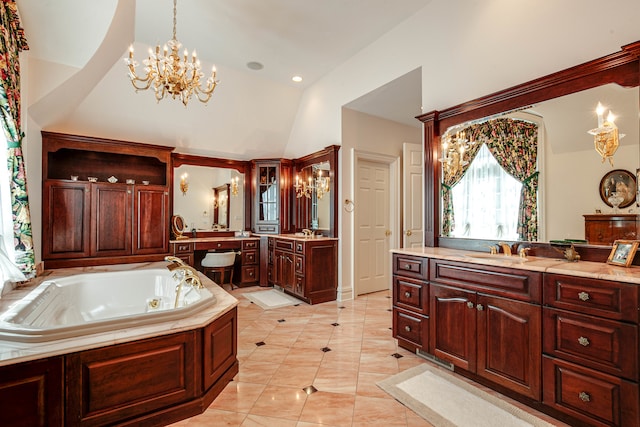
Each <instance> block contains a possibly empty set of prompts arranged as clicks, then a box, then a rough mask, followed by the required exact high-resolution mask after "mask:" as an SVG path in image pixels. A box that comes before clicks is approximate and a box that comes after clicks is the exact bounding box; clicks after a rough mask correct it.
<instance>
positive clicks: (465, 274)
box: [429, 259, 542, 304]
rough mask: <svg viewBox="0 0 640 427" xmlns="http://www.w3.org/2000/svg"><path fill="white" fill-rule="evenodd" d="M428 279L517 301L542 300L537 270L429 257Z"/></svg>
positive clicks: (540, 282) (535, 301) (540, 281)
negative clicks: (430, 258)
mask: <svg viewBox="0 0 640 427" xmlns="http://www.w3.org/2000/svg"><path fill="white" fill-rule="evenodd" d="M429 279H430V280H431V282H438V283H442V284H445V285H449V286H455V287H459V288H464V289H468V290H473V291H477V292H483V293H485V292H486V293H490V294H492V295H496V296H503V297H509V298H513V299H517V300H519V301H525V302H533V303H538V304H539V303H540V302H541V301H542V273H539V272H536V271H529V270H520V269H515V268H506V267H494V266H491V267H489V266H483V265H479V264H470V263H465V262H456V261H444V260H440V259H432V260H431V264H430V265H429Z"/></svg>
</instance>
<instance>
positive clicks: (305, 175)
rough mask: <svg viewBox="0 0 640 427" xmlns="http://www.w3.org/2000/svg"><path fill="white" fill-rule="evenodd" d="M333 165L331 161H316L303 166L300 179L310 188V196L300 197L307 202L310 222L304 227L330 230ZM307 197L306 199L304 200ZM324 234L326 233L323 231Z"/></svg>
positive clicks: (321, 230)
mask: <svg viewBox="0 0 640 427" xmlns="http://www.w3.org/2000/svg"><path fill="white" fill-rule="evenodd" d="M330 176H331V167H330V166H329V162H320V163H314V164H312V165H309V166H306V167H304V168H302V170H301V171H300V175H299V180H300V181H301V182H302V183H304V184H305V185H306V188H308V189H309V191H308V193H307V194H308V196H307V195H303V196H302V197H299V198H298V199H299V200H300V201H301V202H306V205H307V206H306V208H307V209H308V211H309V223H308V224H307V225H306V226H305V224H301V226H303V228H308V229H310V230H318V231H320V232H325V231H329V230H330V220H331V197H332V195H331V178H330ZM304 198H306V200H302V199H304ZM323 234H324V233H323Z"/></svg>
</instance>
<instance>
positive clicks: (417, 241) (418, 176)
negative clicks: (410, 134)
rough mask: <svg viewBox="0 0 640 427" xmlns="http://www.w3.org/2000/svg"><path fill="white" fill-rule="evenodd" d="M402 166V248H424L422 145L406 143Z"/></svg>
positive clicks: (403, 150)
mask: <svg viewBox="0 0 640 427" xmlns="http://www.w3.org/2000/svg"><path fill="white" fill-rule="evenodd" d="M402 165H403V166H402V229H403V234H402V247H403V248H422V247H424V242H423V239H424V230H423V228H422V224H423V221H424V215H423V213H422V209H423V206H422V195H423V194H424V192H423V190H422V188H423V186H422V183H423V180H422V171H423V168H424V166H423V165H424V162H423V157H422V145H420V144H409V143H407V142H405V143H404V144H403V145H402Z"/></svg>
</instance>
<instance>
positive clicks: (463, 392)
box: [377, 363, 553, 427]
mask: <svg viewBox="0 0 640 427" xmlns="http://www.w3.org/2000/svg"><path fill="white" fill-rule="evenodd" d="M377 384H378V387H380V388H381V389H383V390H384V391H386V392H387V393H389V394H390V395H391V396H393V397H394V398H395V399H396V400H398V401H399V402H400V403H402V404H403V405H405V406H406V407H408V408H409V409H411V410H413V411H414V412H415V413H416V414H418V415H420V416H421V417H422V418H424V419H425V420H427V421H428V422H430V423H431V424H433V425H434V426H436V427H553V425H552V424H549V423H547V422H546V421H544V420H542V419H540V418H538V417H536V416H534V415H532V414H529V413H528V412H526V411H524V410H522V409H520V408H518V407H516V406H513V405H511V404H510V403H508V402H506V401H504V400H502V399H500V398H499V397H497V396H493V395H491V394H489V393H487V392H485V391H483V390H480V389H478V388H476V387H474V386H473V385H471V384H468V383H466V382H464V381H462V380H460V379H458V378H456V377H454V376H453V375H451V374H449V373H447V372H445V371H443V370H441V369H438V368H436V367H435V366H431V365H430V364H428V363H423V364H422V365H418V366H416V367H413V368H411V369H408V370H406V371H404V372H401V373H399V374H397V375H394V376H392V377H389V378H387V379H385V380H382V381H380V382H378V383H377Z"/></svg>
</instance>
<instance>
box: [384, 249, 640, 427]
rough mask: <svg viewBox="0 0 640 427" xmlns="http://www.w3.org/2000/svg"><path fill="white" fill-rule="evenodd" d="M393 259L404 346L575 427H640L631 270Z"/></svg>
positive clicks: (426, 253) (441, 257)
mask: <svg viewBox="0 0 640 427" xmlns="http://www.w3.org/2000/svg"><path fill="white" fill-rule="evenodd" d="M393 252H394V253H393V334H394V337H396V338H397V339H398V343H399V345H401V346H402V347H404V348H406V349H408V350H410V351H415V350H420V351H422V352H425V353H427V354H430V355H432V356H435V357H437V358H439V359H441V360H444V361H446V362H449V363H451V364H453V366H454V367H455V370H456V371H457V372H459V373H461V374H463V375H465V376H467V377H469V378H472V379H474V380H475V381H478V382H481V383H483V384H485V385H488V386H489V387H492V388H494V389H496V390H497V391H500V392H502V393H505V394H507V395H509V396H511V397H514V398H516V399H518V400H520V401H522V402H524V403H526V404H528V405H530V406H532V407H534V408H535V409H537V410H542V411H544V412H547V413H549V414H550V415H552V416H555V417H557V418H559V419H561V420H563V421H565V422H568V423H569V424H571V425H588V426H598V427H601V426H627V425H640V389H639V382H640V372H639V371H640V368H639V366H638V365H639V363H640V362H639V359H638V356H639V355H638V344H639V341H640V335H639V332H638V325H639V323H640V315H639V314H638V313H639V311H638V309H639V307H640V298H639V297H640V295H639V292H638V286H639V285H640V274H639V273H638V272H637V268H633V267H632V268H625V267H617V266H610V265H607V264H603V263H594V262H586V261H580V262H577V263H572V262H568V261H565V260H562V259H551V258H538V257H529V258H528V259H527V260H526V261H522V262H517V261H514V260H513V258H514V257H510V258H509V259H501V257H504V256H502V255H498V256H496V257H495V258H490V257H489V258H486V257H485V258H477V257H473V256H470V254H474V252H469V251H462V250H454V249H445V248H420V249H405V250H403V249H399V250H395V251H393ZM475 254H477V252H475ZM516 260H517V257H516Z"/></svg>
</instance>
